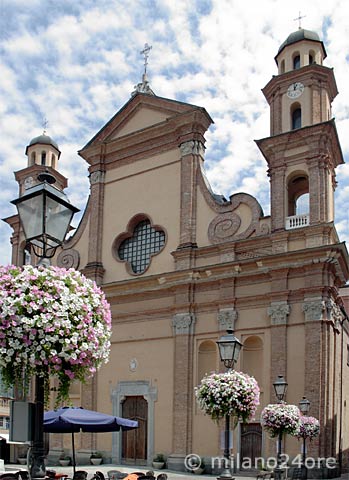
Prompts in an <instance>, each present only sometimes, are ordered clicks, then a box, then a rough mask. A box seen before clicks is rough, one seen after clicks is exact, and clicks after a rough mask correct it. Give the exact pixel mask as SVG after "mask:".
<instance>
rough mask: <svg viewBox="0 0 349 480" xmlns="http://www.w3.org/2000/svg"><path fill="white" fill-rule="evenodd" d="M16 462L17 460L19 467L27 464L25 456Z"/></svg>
mask: <svg viewBox="0 0 349 480" xmlns="http://www.w3.org/2000/svg"><path fill="white" fill-rule="evenodd" d="M17 460H18V463H19V464H20V465H26V463H27V456H24V455H20V456H19V457H18V458H17Z"/></svg>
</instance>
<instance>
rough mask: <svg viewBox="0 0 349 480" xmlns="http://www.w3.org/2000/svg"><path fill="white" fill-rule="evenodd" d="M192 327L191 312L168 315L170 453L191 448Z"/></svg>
mask: <svg viewBox="0 0 349 480" xmlns="http://www.w3.org/2000/svg"><path fill="white" fill-rule="evenodd" d="M194 327H195V316H194V314H192V313H189V312H186V313H177V314H175V315H174V316H173V318H172V328H173V335H174V343H175V362H174V401H173V453H174V454H176V455H178V454H180V455H184V456H185V455H187V454H188V453H190V452H191V451H192V410H193V408H192V402H193V379H192V365H193V333H194Z"/></svg>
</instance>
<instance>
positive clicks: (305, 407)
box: [299, 397, 310, 468]
mask: <svg viewBox="0 0 349 480" xmlns="http://www.w3.org/2000/svg"><path fill="white" fill-rule="evenodd" d="M309 409H310V402H309V400H308V399H307V398H306V397H303V398H302V400H301V401H300V402H299V410H300V411H301V412H302V414H303V415H306V414H307V413H308V412H309ZM306 441H307V439H306V437H305V436H304V437H303V451H302V460H303V466H304V467H305V468H306V455H307V450H306V447H307V446H306Z"/></svg>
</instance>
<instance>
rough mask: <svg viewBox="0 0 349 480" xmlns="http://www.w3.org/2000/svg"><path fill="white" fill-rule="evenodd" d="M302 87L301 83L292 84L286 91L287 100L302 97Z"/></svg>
mask: <svg viewBox="0 0 349 480" xmlns="http://www.w3.org/2000/svg"><path fill="white" fill-rule="evenodd" d="M303 90H304V85H303V83H301V82H295V83H292V84H291V85H290V86H289V87H288V89H287V96H288V98H297V97H299V96H300V95H302V93H303Z"/></svg>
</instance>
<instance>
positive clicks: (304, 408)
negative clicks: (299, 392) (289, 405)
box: [299, 397, 310, 413]
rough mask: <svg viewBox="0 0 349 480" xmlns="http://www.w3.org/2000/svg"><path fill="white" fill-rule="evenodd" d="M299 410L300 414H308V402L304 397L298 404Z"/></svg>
mask: <svg viewBox="0 0 349 480" xmlns="http://www.w3.org/2000/svg"><path fill="white" fill-rule="evenodd" d="M299 409H300V411H301V412H302V413H308V412H309V409H310V402H309V400H308V399H307V398H306V397H303V398H302V400H301V401H300V402H299Z"/></svg>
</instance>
